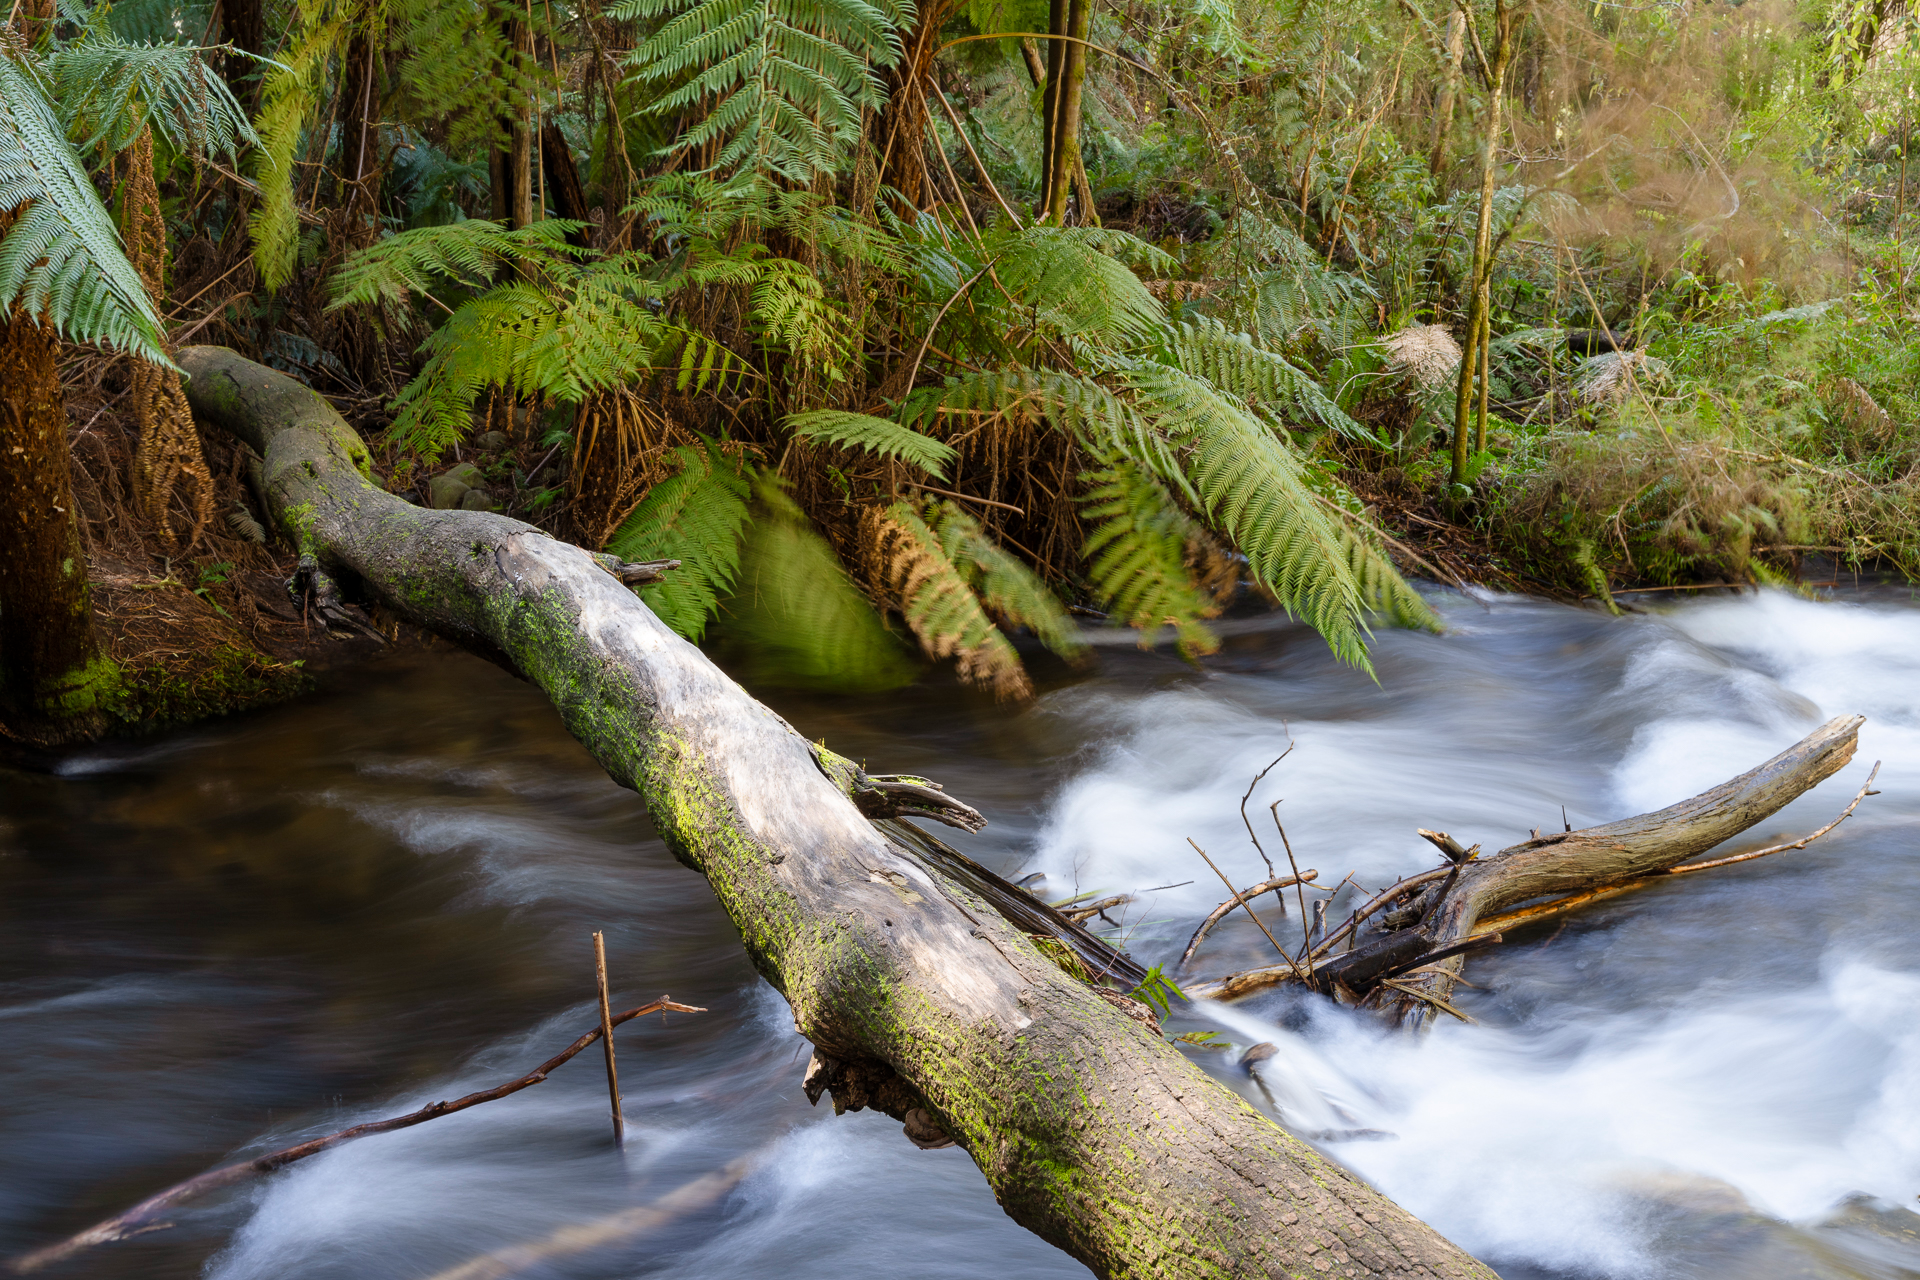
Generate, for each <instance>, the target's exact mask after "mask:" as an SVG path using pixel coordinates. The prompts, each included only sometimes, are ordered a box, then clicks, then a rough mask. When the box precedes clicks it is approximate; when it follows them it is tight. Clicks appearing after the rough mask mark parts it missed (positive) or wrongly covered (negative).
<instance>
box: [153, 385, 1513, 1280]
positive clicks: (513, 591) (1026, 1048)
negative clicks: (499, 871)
mask: <svg viewBox="0 0 1920 1280" xmlns="http://www.w3.org/2000/svg"><path fill="white" fill-rule="evenodd" d="M180 361H181V363H182V365H184V366H185V367H186V368H187V369H188V371H189V372H190V373H191V374H192V381H191V382H190V383H189V387H190V394H191V396H192V397H193V403H194V407H195V408H196V409H197V410H198V411H199V412H200V413H202V414H203V415H205V416H206V417H207V418H209V419H211V420H212V421H213V422H214V423H215V424H217V425H219V426H221V427H224V428H225V429H227V430H229V431H232V432H233V433H234V434H236V435H237V436H239V437H240V438H242V439H244V440H246V441H247V442H248V443H249V444H251V445H252V446H253V447H254V448H255V449H256V450H257V451H259V452H260V454H261V455H262V456H263V457H264V458H265V459H266V466H265V472H266V475H267V477H268V481H267V483H268V505H269V506H270V507H271V508H272V511H273V515H274V518H275V519H276V520H277V521H278V522H279V523H280V525H281V527H282V528H283V529H285V530H286V531H287V532H288V533H289V534H290V535H291V536H294V537H297V538H299V539H300V540H301V541H302V542H303V544H304V545H309V546H311V547H312V548H313V549H314V551H315V552H316V553H317V554H318V555H319V557H320V559H321V561H322V563H323V564H325V565H326V566H327V568H328V570H329V572H332V573H335V574H338V575H340V576H342V577H346V578H350V579H352V580H353V581H354V582H355V583H356V584H357V585H358V586H359V587H360V588H361V589H362V590H364V591H365V592H366V593H368V594H369V595H371V596H372V597H374V598H376V599H378V600H379V601H380V602H381V604H382V605H383V606H384V607H386V608H388V609H391V610H392V611H393V612H394V613H395V614H397V615H398V616H401V617H404V618H407V619H409V620H411V621H413V622H416V623H419V624H420V625H423V626H426V627H429V628H431V629H433V630H434V631H437V632H438V633H439V634H441V635H443V636H445V637H447V638H448V639H451V640H453V641H455V642H456V643H459V644H462V645H465V646H467V647H468V648H471V649H475V650H477V651H479V652H482V653H485V654H487V655H489V656H491V657H492V658H494V660H496V661H498V662H501V663H503V664H504V665H506V666H508V667H509V668H511V669H513V670H515V671H517V672H519V673H521V674H522V675H524V676H525V677H526V678H527V679H529V680H531V681H533V682H534V683H535V684H537V685H539V686H540V687H541V688H543V689H545V690H547V692H548V693H549V694H550V695H551V696H552V697H553V699H554V702H555V706H556V707H557V709H558V710H559V711H560V713H561V714H562V715H563V716H564V717H565V719H566V723H567V727H568V728H569V729H570V730H572V732H573V733H574V735H575V736H576V737H578V738H579V739H580V741H581V742H582V743H583V744H585V746H586V747H587V749H588V750H589V751H591V752H592V753H593V755H594V758H595V759H597V760H598V761H599V762H600V764H601V765H602V766H603V767H604V768H605V769H606V770H607V772H608V774H609V775H610V776H612V777H613V779H614V780H615V781H616V782H619V783H620V784H621V785H623V786H627V787H631V788H633V789H634V790H635V791H637V792H639V793H640V795H641V797H642V798H643V799H644V800H645V801H646V804H647V810H648V812H649V813H650V814H651V816H652V820H653V823H654V825H655V827H656V829H657V830H658V831H659V833H660V836H661V837H662V838H663V839H664V840H665V841H666V843H667V846H668V848H670V849H671V850H672V851H673V853H674V855H675V856H676V857H677V858H679V859H680V860H681V861H682V862H684V863H685V864H687V865H688V866H689V867H692V868H693V869H694V870H696V871H698V872H699V873H700V874H702V875H703V876H705V877H706V879H707V882H708V884H709V885H710V886H711V887H712V889H713V892H714V894H715V896H716V897H717V898H718V899H719V900H720V904H721V905H722V906H723V907H724V908H725V909H726V911H727V913H728V914H729V915H730V916H732V918H733V921H734V923H735V924H736V925H737V926H738V927H739V930H740V936H741V941H742V943H743V944H744V945H745V946H746V948H747V952H748V954H749V956H750V957H751V958H752V960H753V962H754V964H755V966H756V967H757V968H758V969H759V970H760V972H761V973H762V974H764V975H765V976H766V978H767V980H768V981H769V982H770V983H772V984H773V986H774V987H775V988H776V989H777V990H779V991H780V993H781V994H782V995H783V996H784V997H785V998H786V1000H787V1003H788V1004H789V1005H790V1006H791V1007H792V1010H793V1016H794V1024H795V1025H796V1026H797V1027H798V1028H799V1030H800V1031H801V1032H802V1033H803V1034H804V1035H805V1036H806V1037H807V1038H808V1039H809V1040H811V1041H812V1042H813V1043H814V1045H815V1047H816V1051H815V1055H814V1062H813V1065H812V1066H811V1067H810V1068H809V1069H808V1071H807V1075H806V1080H805V1083H804V1086H803V1087H804V1088H805V1089H806V1091H807V1093H808V1095H809V1096H810V1097H813V1098H818V1097H820V1096H821V1095H822V1094H824V1093H831V1094H832V1097H833V1105H834V1108H835V1110H836V1111H839V1110H857V1109H861V1108H872V1109H875V1110H879V1111H884V1112H886V1113H887V1114H889V1115H892V1116H894V1117H896V1118H898V1119H901V1120H904V1121H905V1136H906V1137H907V1138H909V1139H911V1140H912V1141H913V1142H914V1143H915V1144H916V1145H919V1146H923V1147H931V1146H944V1145H946V1144H947V1143H948V1142H949V1141H951V1142H955V1143H958V1144H959V1145H960V1146H962V1147H963V1148H965V1149H966V1150H967V1151H968V1152H969V1153H970V1154H971V1155H972V1156H973V1158H974V1161H975V1162H976V1163H977V1164H978V1165H979V1167H980V1170H981V1172H982V1173H983V1174H984V1175H985V1176H986V1178H987V1181H988V1182H989V1183H990V1184H991V1185H992V1187H993V1189H994V1193H995V1195H996V1196H998V1197H999V1200H1000V1203H1001V1205H1002V1206H1003V1207H1004V1208H1005V1209H1006V1210H1007V1212H1008V1213H1009V1214H1010V1215H1011V1216H1012V1217H1013V1218H1014V1220H1015V1221H1017V1222H1019V1223H1021V1224H1022V1225H1024V1226H1026V1227H1027V1228H1029V1229H1030V1230H1032V1231H1034V1232H1036V1233H1037V1234H1039V1235H1040V1236H1041V1237H1042V1238H1044V1239H1046V1240H1049V1241H1051V1242H1052V1243H1054V1244H1056V1245H1058V1246H1059V1247H1060V1248H1062V1249H1065V1250H1066V1251H1067V1252H1069V1253H1071V1254H1072V1255H1073V1256H1074V1257H1076V1258H1079V1259H1080V1260H1082V1261H1083V1262H1085V1263H1086V1264H1087V1265H1088V1266H1090V1267H1091V1268H1093V1270H1094V1271H1095V1273H1096V1274H1098V1275H1101V1276H1126V1277H1141V1278H1142V1280H1145V1278H1146V1277H1153V1278H1154V1280H1186V1278H1188V1277H1192V1278H1194V1280H1199V1278H1200V1277H1208V1278H1210V1280H1219V1278H1221V1277H1248V1278H1252V1277H1279V1276H1288V1277H1297V1276H1302V1275H1315V1274H1328V1275H1336V1276H1337V1275H1346V1274H1348V1273H1354V1274H1362V1273H1364V1274H1366V1275H1370V1276H1373V1275H1377V1276H1386V1275H1424V1276H1431V1277H1454V1278H1459V1280H1466V1278H1468V1277H1472V1278H1475V1280H1491V1277H1492V1272H1490V1271H1489V1270H1487V1269H1486V1268H1485V1267H1483V1266H1481V1265H1480V1264H1479V1263H1477V1262H1475V1261H1474V1260H1473V1259H1472V1258H1470V1257H1468V1256H1467V1255H1466V1254H1464V1253H1462V1252H1460V1250H1458V1249H1457V1248H1455V1247H1454V1246H1453V1245H1451V1244H1449V1243H1448V1242H1447V1241H1446V1240H1444V1239H1442V1238H1441V1237H1440V1236H1439V1235H1437V1234H1435V1233H1434V1231H1433V1230H1432V1229H1431V1228H1429V1227H1427V1226H1426V1225H1425V1224H1423V1223H1421V1222H1420V1221H1419V1220H1417V1219H1415V1218H1413V1217H1412V1216H1410V1215H1409V1214H1407V1213H1406V1212H1405V1211H1404V1210H1402V1209H1401V1208H1399V1207H1398V1206H1397V1205H1395V1204H1394V1203H1393V1202H1392V1201H1390V1200H1388V1199H1386V1197H1384V1196H1382V1195H1380V1194H1379V1193H1378V1192H1376V1191H1374V1190H1373V1189H1372V1188H1370V1187H1368V1186H1367V1185H1366V1184H1365V1183H1363V1182H1361V1181H1360V1180H1359V1179H1357V1178H1355V1177H1353V1176H1352V1175H1351V1174H1348V1173H1347V1172H1345V1171H1344V1170H1342V1169H1341V1168H1340V1167H1339V1166H1337V1165H1335V1164H1333V1163H1332V1162H1331V1161H1329V1160H1327V1159H1325V1158H1324V1157H1322V1156H1321V1155H1319V1154H1318V1153H1317V1152H1315V1151H1314V1150H1313V1149H1312V1148H1310V1147H1308V1146H1306V1145H1305V1144H1304V1143H1302V1142H1300V1141H1298V1140H1297V1139H1295V1138H1293V1137H1292V1136H1291V1135H1289V1134H1288V1133H1286V1132H1285V1131H1284V1130H1282V1129H1280V1128H1279V1127H1278V1126H1276V1125H1275V1124H1273V1122H1271V1121H1270V1120H1268V1119H1266V1118H1265V1117H1264V1116H1262V1115H1261V1114H1260V1113H1259V1112H1257V1111H1255V1110H1254V1109H1253V1107H1252V1106H1250V1105H1249V1104H1248V1103H1247V1102H1246V1101H1245V1100H1244V1099H1242V1098H1241V1097H1240V1096H1239V1095H1238V1094H1235V1093H1233V1092H1231V1091H1230V1090H1228V1089H1226V1088H1224V1087H1222V1086H1221V1085H1220V1084H1218V1083H1216V1082H1215V1081H1214V1080H1213V1079H1211V1078H1210V1077H1209V1076H1207V1075H1206V1073H1204V1072H1203V1071H1201V1070H1200V1068H1199V1067H1197V1066H1196V1065H1194V1063H1192V1062H1191V1061H1189V1060H1188V1059H1187V1058H1186V1057H1185V1056H1184V1055H1183V1054H1182V1053H1181V1051H1180V1050H1179V1049H1177V1048H1175V1047H1174V1046H1173V1045H1172V1044H1170V1043H1168V1042H1167V1041H1166V1040H1165V1039H1163V1038H1161V1036H1160V1035H1158V1034H1156V1033H1154V1032H1153V1031H1150V1030H1149V1029H1148V1028H1147V1027H1145V1026H1143V1025H1141V1023H1139V1022H1137V1021H1135V1020H1134V1019H1133V1018H1132V1017H1130V1016H1128V1015H1127V1014H1126V1013H1124V1012H1122V1011H1121V1009H1120V1008H1118V1007H1116V1005H1115V1003H1114V1002H1113V1000H1117V999H1120V998H1119V997H1118V996H1117V995H1114V993H1105V994H1103V989H1101V988H1099V987H1096V986H1095V985H1093V984H1091V983H1089V982H1088V981H1086V980H1085V979H1083V978H1080V977H1075V976H1071V975H1069V974H1068V973H1067V972H1065V971H1064V969H1063V968H1062V967H1061V965H1060V964H1058V963H1056V962H1055V961H1054V960H1052V959H1050V958H1049V957H1048V955H1047V954H1046V953H1044V952H1042V951H1041V950H1040V949H1039V948H1037V947H1036V946H1035V945H1034V943H1033V941H1032V940H1031V939H1030V937H1029V935H1028V934H1027V933H1025V932H1023V931H1022V930H1020V929H1019V928H1016V927H1014V925H1012V924H1010V923H1009V922H1008V920H1007V919H1006V918H1005V917H1003V916H1002V915H1000V914H999V913H998V912H997V911H996V910H995V909H994V908H993V907H992V906H991V905H989V902H988V900H987V899H986V898H985V897H983V896H981V895H980V894H979V893H978V892H976V891H975V890H974V889H973V888H969V887H968V886H967V884H966V883H965V882H963V881H962V880H960V879H957V878H951V877H950V876H949V875H947V874H945V873H942V872H940V871H938V870H936V869H934V868H937V867H938V866H940V865H943V864H942V863H940V862H939V861H938V860H936V859H933V858H931V857H930V856H929V855H928V854H927V849H926V846H925V845H923V844H921V843H920V842H921V841H924V840H925V836H924V834H923V833H920V832H918V831H915V830H913V829H912V828H911V827H909V826H904V825H898V824H896V825H893V826H891V827H889V828H886V829H883V828H882V827H880V826H876V825H875V824H874V823H873V822H870V821H868V819H867V818H866V817H864V816H863V812H862V810H861V809H860V808H856V806H855V804H854V802H853V800H852V799H851V798H850V797H851V796H853V795H855V794H863V795H864V794H866V793H865V792H863V791H861V784H860V781H859V777H857V776H855V773H856V772H857V771H853V772H850V770H851V762H849V761H841V760H839V758H838V757H832V756H830V755H827V754H825V753H823V752H821V751H819V750H817V749H816V748H814V747H812V746H811V745H810V744H809V743H808V742H807V741H806V739H804V738H803V737H801V735H800V734H799V733H797V732H796V731H795V730H794V729H793V728H792V726H790V725H788V724H787V722H786V721H784V720H782V719H781V718H780V717H779V716H777V715H775V714H774V713H773V712H772V711H770V710H769V709H768V708H766V707H764V706H762V705H760V704H759V703H758V702H755V701H754V700H753V699H752V698H751V697H749V696H748V695H747V693H746V691H745V690H743V689H742V688H741V687H740V686H739V685H738V684H735V683H734V682H733V681H732V680H730V679H728V678H727V677H726V676H725V675H724V674H722V673H721V672H720V670H719V669H718V668H716V667H715V666H714V665H713V664H712V663H711V662H709V661H708V660H707V659H706V657H705V656H704V655H702V654H701V652H700V651H699V650H698V649H697V648H695V647H694V646H693V645H691V644H689V643H688V642H686V641H684V640H682V639H680V638H679V637H678V636H676V635H674V634H673V633H672V632H671V631H670V630H668V629H667V627H666V626H665V624H663V623H662V622H661V621H660V620H659V619H658V618H657V617H655V616H654V614H653V612H652V611H651V610H649V609H648V608H647V607H646V605H644V604H643V603H641V600H640V598H638V597H636V595H635V594H634V593H633V592H632V591H631V590H629V589H628V588H627V587H625V586H623V585H622V584H621V582H620V580H619V579H618V578H616V577H615V576H614V575H613V574H612V573H610V572H608V571H607V570H606V569H605V568H603V567H602V565H601V563H600V562H599V561H597V560H596V558H595V557H593V556H592V555H590V554H589V553H587V552H586V551H584V550H582V549H580V548H578V547H572V546H568V545H566V544H564V543H560V542H556V541H554V540H553V539H551V538H548V537H547V536H546V535H544V534H542V533H541V532H540V531H539V530H537V529H535V528H533V527H531V526H529V525H525V524H521V523H520V522H518V521H516V520H509V519H507V518H505V517H503V516H498V515H494V514H491V513H486V512H466V511H431V510H424V509H422V508H419V507H416V506H413V505H411V504H409V503H407V502H404V501H402V500H401V499H399V498H397V497H395V496H393V495H391V494H388V493H386V492H384V491H383V490H382V489H381V488H380V487H379V486H378V485H376V484H374V483H373V482H372V481H371V480H370V479H368V478H367V476H366V473H365V470H364V468H365V467H366V465H367V453H366V448H365V446H364V444H362V442H361V441H360V438H359V437H358V436H357V435H355V434H354V433H353V431H352V430H351V429H350V428H348V427H347V425H346V424H345V423H344V422H342V421H341V419H340V417H339V415H338V414H337V413H336V412H335V411H334V410H333V408H332V407H331V406H330V405H328V404H327V403H326V401H324V400H322V399H321V398H320V397H319V396H318V395H317V394H315V393H314V392H313V391H311V390H309V389H307V388H306V387H303V386H301V385H300V384H299V383H297V382H295V381H293V380H292V379H291V378H288V377H286V376H285V375H283V374H279V373H275V372H273V371H272V370H269V369H266V368H263V367H262V366H260V365H257V364H254V363H252V362H251V361H248V360H244V359H241V358H240V357H239V356H237V355H235V354H234V353H233V352H231V351H227V350H225V349H223V348H217V347H195V348H190V349H188V350H187V351H184V352H182V353H181V356H180ZM829 769H831V770H833V773H832V775H831V776H830V775H829V773H828V770H829ZM861 776H864V775H861ZM870 811H871V808H870ZM874 816H875V817H883V816H885V815H884V813H878V812H876V813H875V814H874ZM976 816H977V815H976ZM916 849H918V850H919V852H917V853H916V852H915V850H916ZM1110 995H1112V996H1113V1000H1110V999H1109V996H1110ZM1122 1003H1125V1002H1124V1001H1122ZM797 1073H798V1067H797V1065H796V1074H797Z"/></svg>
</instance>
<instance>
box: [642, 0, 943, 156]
mask: <svg viewBox="0 0 1920 1280" xmlns="http://www.w3.org/2000/svg"><path fill="white" fill-rule="evenodd" d="M609 12H610V14H611V15H612V16H614V17H615V18H618V19H620V20H621V21H627V22H634V21H639V22H643V23H645V24H647V25H652V23H653V22H654V21H655V20H657V19H660V18H665V19H666V21H665V22H664V23H662V24H661V25H660V27H659V28H658V30H656V31H655V32H654V33H653V34H652V35H651V36H649V37H648V38H647V39H645V40H643V41H641V43H640V44H639V46H638V47H636V48H635V49H634V50H633V52H632V53H631V54H629V55H627V59H626V64H627V66H628V68H629V69H630V70H631V71H632V73H633V77H634V79H636V80H639V81H641V82H643V83H646V84H650V85H653V86H656V87H657V88H659V89H660V90H662V92H660V93H659V96H658V97H656V98H655V99H654V101H653V103H652V104H651V105H650V106H649V108H648V110H649V111H650V112H652V113H654V114H656V115H662V116H668V115H680V114H685V113H687V112H689V111H692V112H698V113H704V114H702V115H701V116H700V118H698V119H697V121H696V122H695V123H694V124H692V125H691V126H690V127H688V128H685V129H683V130H682V131H681V132H680V134H679V137H678V138H677V140H676V141H675V143H674V149H676V150H680V151H694V150H698V149H700V148H702V147H705V146H708V145H709V144H715V143H717V144H718V149H719V154H718V156H717V157H716V158H715V160H714V163H713V165H712V166H711V169H710V170H709V171H717V172H723V173H733V172H743V173H747V174H752V175H756V176H758V177H762V178H776V177H777V178H780V179H783V180H785V181H787V182H791V183H794V184H797V185H803V186H804V185H806V184H809V183H811V182H812V181H813V180H814V178H815V177H817V176H818V175H820V174H822V173H831V172H833V171H834V169H835V168H836V167H837V166H838V164H839V160H840V155H841V153H842V151H843V150H844V149H845V148H847V147H848V146H850V145H851V144H852V142H853V140H854V139H855V138H857V137H858V136H859V130H860V115H861V112H862V111H872V110H877V109H878V108H879V107H880V106H881V104H882V103H883V102H884V101H885V94H884V92H883V90H882V87H881V84H880V81H879V79H878V77H877V76H875V74H874V72H873V68H874V67H886V66H891V65H893V63H894V62H895V61H897V60H898V59H899V57H900V37H899V32H900V30H902V29H904V28H905V27H906V26H908V25H911V23H912V20H913V7H912V5H911V4H910V3H909V2H908V0H881V2H880V3H879V4H878V5H870V4H866V3H864V2H863V0H622V2H621V3H618V4H615V5H613V6H612V7H611V9H610V10H609Z"/></svg>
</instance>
